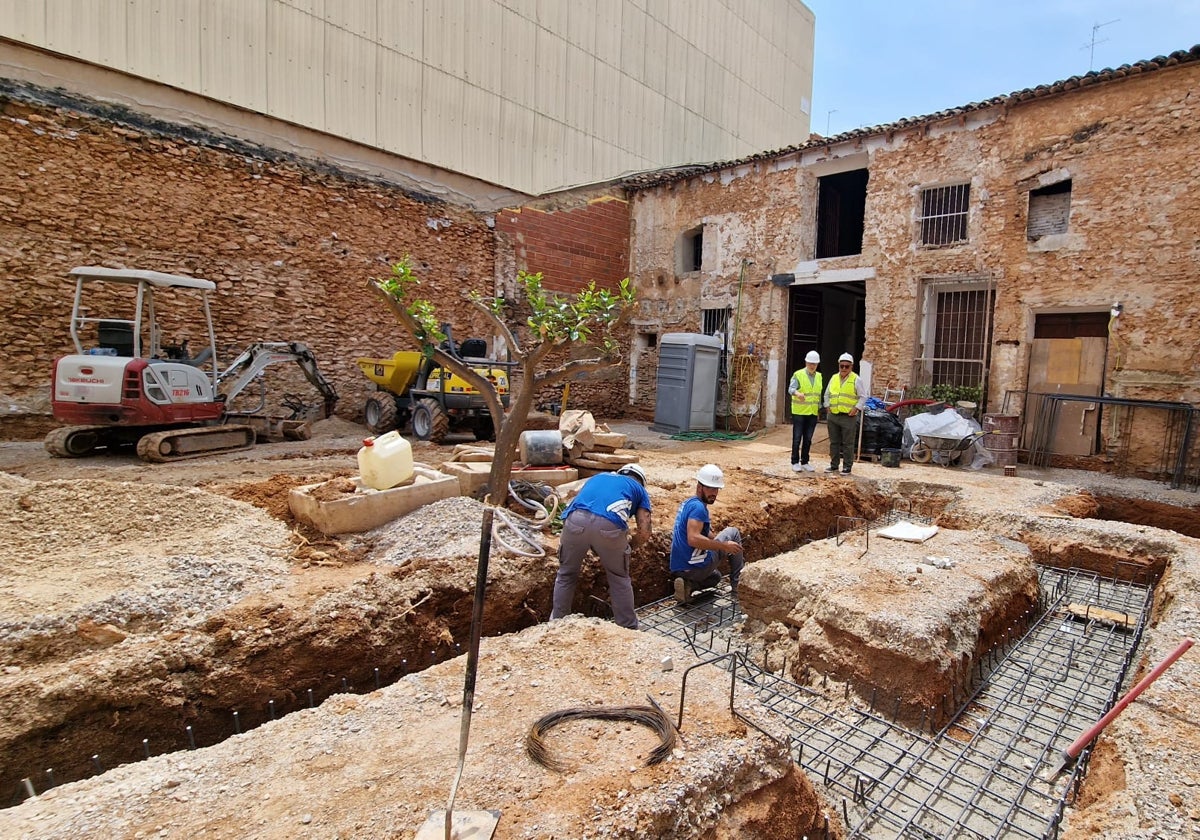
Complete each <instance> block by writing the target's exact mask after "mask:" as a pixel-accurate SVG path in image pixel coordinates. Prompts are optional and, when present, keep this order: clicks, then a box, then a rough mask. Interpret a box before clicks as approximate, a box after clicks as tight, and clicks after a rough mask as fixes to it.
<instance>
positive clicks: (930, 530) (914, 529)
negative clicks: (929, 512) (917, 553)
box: [876, 521, 938, 543]
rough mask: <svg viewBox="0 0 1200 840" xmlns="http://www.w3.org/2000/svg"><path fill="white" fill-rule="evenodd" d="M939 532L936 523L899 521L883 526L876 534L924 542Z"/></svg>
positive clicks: (889, 537)
mask: <svg viewBox="0 0 1200 840" xmlns="http://www.w3.org/2000/svg"><path fill="white" fill-rule="evenodd" d="M937 532H938V526H936V525H915V524H913V523H912V522H906V521H902V522H897V523H895V524H894V525H889V526H887V527H886V528H881V529H880V530H879V531H878V533H877V534H876V536H880V537H886V538H887V539H889V540H904V541H905V542H915V543H923V542H925V541H926V540H927V539H929V538H930V537H932V536H933V535H934V534H936V533H937Z"/></svg>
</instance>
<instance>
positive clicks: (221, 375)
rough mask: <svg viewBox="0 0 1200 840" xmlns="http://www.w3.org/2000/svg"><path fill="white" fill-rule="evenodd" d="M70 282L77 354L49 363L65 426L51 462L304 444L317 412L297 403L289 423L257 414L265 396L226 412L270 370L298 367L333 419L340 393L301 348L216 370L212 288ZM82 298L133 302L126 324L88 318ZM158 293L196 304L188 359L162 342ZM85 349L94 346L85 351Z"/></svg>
mask: <svg viewBox="0 0 1200 840" xmlns="http://www.w3.org/2000/svg"><path fill="white" fill-rule="evenodd" d="M70 274H71V277H72V278H74V281H75V302H74V304H73V305H72V307H71V340H72V342H74V344H75V351H76V352H75V353H74V354H72V355H67V356H62V357H61V358H59V359H57V360H56V361H55V362H54V377H53V382H52V392H51V405H52V409H53V413H54V418H55V419H56V420H59V421H60V422H64V423H68V424H70V425H67V426H63V427H60V428H57V429H55V430H54V431H52V432H50V434H49V435H47V436H46V440H45V446H46V449H47V451H49V452H50V454H51V455H54V456H56V457H61V458H79V457H83V456H85V455H89V454H91V453H93V452H95V451H96V450H100V449H109V448H114V447H118V446H136V447H137V454H138V457H139V458H141V459H142V460H144V461H149V462H152V463H166V462H169V461H178V460H183V459H185V458H199V457H201V456H204V455H214V454H218V453H222V452H236V451H239V450H242V449H249V448H250V447H252V446H253V445H254V444H255V441H256V439H257V438H265V439H268V440H270V439H298V440H303V439H307V438H308V437H309V436H310V435H311V428H310V426H309V421H310V420H311V419H313V415H314V414H315V413H316V411H315V410H314V409H313V408H312V407H309V406H307V405H305V404H304V403H303V402H302V401H301V400H300V399H299V398H298V397H295V396H293V395H285V397H284V405H285V406H287V407H288V408H289V409H290V410H291V412H292V416H291V417H290V418H283V417H270V416H267V415H265V414H264V413H262V409H263V408H264V406H265V404H266V394H265V389H264V393H263V399H262V400H261V402H260V404H259V406H258V409H256V410H255V411H250V412H235V411H231V410H230V409H229V406H230V404H231V403H232V401H233V400H234V398H235V397H237V396H238V395H239V394H241V393H242V392H243V391H245V389H246V388H247V387H248V386H249V385H250V384H251V383H252V382H254V381H256V380H258V381H260V382H261V380H262V376H261V374H262V372H263V370H264V369H265V368H266V367H267V366H268V365H271V364H275V363H276V362H295V363H296V364H298V365H299V366H300V369H301V370H302V371H303V372H304V376H305V378H306V379H307V380H308V381H309V382H310V383H311V384H312V385H313V386H314V387H315V388H316V389H317V391H318V392H319V393H320V395H321V397H322V400H323V405H322V406H321V407H320V408H319V411H320V412H321V414H322V416H324V417H328V416H330V414H332V412H333V407H334V404H335V403H336V402H337V392H336V391H335V390H334V388H333V385H332V384H331V383H329V382H328V381H327V380H326V379H325V377H324V376H322V375H321V373H320V371H319V370H318V369H317V360H316V358H315V357H314V356H313V354H312V351H311V350H309V348H308V347H307V346H306V345H304V344H300V343H298V342H258V343H255V344H252V345H251V346H250V347H248V348H247V349H246V350H245V352H243V353H242V354H241V355H239V356H238V357H237V359H235V360H234V362H233V363H232V364H231V365H230V366H229V367H228V368H226V369H225V370H224V371H222V370H220V368H219V367H218V364H217V341H216V333H215V332H214V330H213V321H212V312H211V310H210V308H209V301H208V295H209V293H210V292H212V291H214V290H215V289H216V284H214V283H213V282H212V281H210V280H202V279H200V278H196V277H185V276H182V275H177V274H164V273H162V272H158V271H140V270H134V269H114V268H103V267H100V266H81V267H79V268H74V269H72V270H71V272H70ZM101 287H103V288H101ZM85 292H87V293H88V296H89V299H97V300H100V301H102V302H103V304H104V305H105V306H111V305H113V302H114V301H116V300H118V299H119V298H121V297H125V298H128V297H129V296H130V295H133V296H134V302H133V307H132V317H131V318H113V317H107V316H105V317H93V316H91V315H90V314H89V310H88V309H87V308H86V307H85V306H84V294H85ZM156 295H161V296H171V297H173V298H176V297H186V296H189V295H197V296H199V300H200V303H201V304H202V307H203V311H204V321H205V324H206V327H207V338H208V343H207V345H206V346H205V347H203V348H202V349H201V350H200V351H199V352H198V353H197V354H196V355H195V356H194V357H193V356H191V355H190V354H189V350H188V346H187V345H188V342H187V341H183V342H181V343H180V344H179V345H174V346H172V345H166V344H163V342H162V333H161V328H160V324H159V317H160V314H161V313H159V312H156V311H155V296H156ZM163 303H164V304H165V301H164V302H163ZM85 341H86V342H88V343H89V344H91V345H92V346H89V347H87V348H86V349H85V347H84V343H85Z"/></svg>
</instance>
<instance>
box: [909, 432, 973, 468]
mask: <svg viewBox="0 0 1200 840" xmlns="http://www.w3.org/2000/svg"><path fill="white" fill-rule="evenodd" d="M986 434H988V432H984V431H979V432H972V433H971V434H969V435H966V436H964V437H949V436H945V435H917V436H916V438H917V442H916V443H914V444H913V448H912V452H911V453H910V454H909V458H911V459H912V460H913V461H915V462H916V463H918V464H928V463H929V462H930V461H937V463H939V464H941V465H942V466H944V467H949V466H953V465H955V464H957V463H959V462H960V461H961V460H962V456H963V453H964V452H966V451H967V450H968V449H970V448H971V447H973V446H974V445H975V441H977V440H979V439H980V438H981V437H983V436H984V435H986Z"/></svg>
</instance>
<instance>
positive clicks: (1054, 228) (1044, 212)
mask: <svg viewBox="0 0 1200 840" xmlns="http://www.w3.org/2000/svg"><path fill="white" fill-rule="evenodd" d="M1070 217H1071V179H1070V178H1068V179H1067V180H1065V181H1059V182H1058V183H1057V184H1051V185H1050V186H1048V187H1041V188H1040V189H1036V190H1030V191H1029V221H1028V223H1027V225H1026V228H1025V232H1026V235H1027V236H1028V237H1029V241H1030V242H1034V241H1036V240H1038V239H1041V238H1042V237H1043V236H1050V235H1051V234H1055V233H1066V232H1067V227H1068V223H1069V221H1070Z"/></svg>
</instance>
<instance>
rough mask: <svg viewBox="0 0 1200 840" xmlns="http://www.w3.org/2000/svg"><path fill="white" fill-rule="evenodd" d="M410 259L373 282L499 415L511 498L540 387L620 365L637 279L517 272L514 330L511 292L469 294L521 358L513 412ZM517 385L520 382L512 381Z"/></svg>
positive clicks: (498, 492) (496, 485) (449, 812)
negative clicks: (567, 350)
mask: <svg viewBox="0 0 1200 840" xmlns="http://www.w3.org/2000/svg"><path fill="white" fill-rule="evenodd" d="M419 282H420V281H418V280H417V278H416V277H415V276H413V273H412V268H411V266H410V265H409V260H408V258H407V257H405V258H404V259H402V260H401V261H400V262H398V263H396V264H394V265H393V266H392V273H391V275H390V276H389V277H386V278H382V279H379V278H376V279H373V280H371V281H370V285H371V288H373V289H375V291H377V292H379V294H381V295H382V296H383V299H384V300H385V301H386V302H387V304H388V306H389V307H391V309H392V311H393V312H394V313H395V314H396V317H397V318H398V319H399V320H400V323H401V325H403V326H404V328H405V329H406V330H407V331H408V332H409V333H410V334H411V335H412V336H413V338H415V339H416V340H417V343H418V344H420V345H421V351H422V352H423V353H424V354H425V356H426V358H431V359H433V360H434V361H436V362H437V363H438V364H440V365H441V366H442V367H443V368H448V369H449V370H452V371H454V372H455V373H457V374H458V375H459V376H461V377H462V378H463V379H465V380H466V381H467V382H469V383H470V384H471V385H473V386H474V387H475V388H476V389H478V390H479V393H480V394H482V395H483V398H484V399H485V400H486V401H487V405H488V410H489V411H490V412H491V415H492V424H493V428H494V429H495V432H496V452H495V455H494V457H493V459H492V471H491V473H490V475H489V477H488V484H489V488H490V491H491V492H490V493H489V496H488V500H489V501H490V502H491V504H492V505H496V506H499V505H503V504H504V501H505V499H506V498H507V497H508V475H509V472H510V470H511V469H512V464H513V458H514V456H515V455H516V449H517V440H518V438H519V437H520V435H521V432H522V430H523V429H524V428H525V421H526V419H527V418H528V416H529V409H530V408H531V407H532V406H533V398H534V396H535V395H536V394H537V392H538V389H539V388H542V387H544V386H546V385H552V384H554V383H555V382H562V381H565V380H567V379H571V378H574V377H576V376H578V375H580V374H581V373H583V372H585V371H589V370H598V369H600V368H604V367H608V366H610V365H614V364H617V363H618V362H619V361H620V359H621V356H620V353H619V352H618V351H617V346H616V343H615V342H614V341H613V340H612V332H613V330H614V329H615V328H616V327H617V326H618V325H619V324H621V323H622V322H623V321H624V319H625V316H626V314H627V313H628V312H629V311H630V309H631V307H632V305H633V290H632V289H631V288H630V285H629V278H628V277H627V278H625V279H624V280H622V281H621V285H620V288H619V290H618V291H617V292H616V293H613V292H610V291H607V290H602V289H597V288H596V284H595V283H591V284H589V285H588V287H587V288H586V289H584V290H583V291H581V292H579V293H578V294H577V295H575V296H574V298H573V299H572V298H568V297H562V296H560V295H556V294H553V293H549V292H547V291H546V290H545V289H544V288H543V287H542V275H541V274H540V273H539V274H527V273H526V272H524V271H520V272H518V273H517V285H518V286H520V287H521V289H523V290H524V293H525V300H526V301H527V303H528V305H529V309H530V314H529V316H528V317H527V318H526V320H525V327H526V329H525V330H517V331H514V330H511V329H509V327H508V324H507V323H506V322H505V320H504V315H505V311H506V308H507V304H506V302H505V301H504V299H503V298H484V297H483V296H482V295H480V294H478V293H472V294H470V295H468V296H467V300H468V301H469V302H470V304H471V305H472V306H473V307H475V308H476V309H478V310H479V311H480V312H482V313H483V314H484V315H486V316H487V318H488V320H489V321H491V323H492V325H493V326H494V327H495V328H496V330H497V331H498V332H499V333H500V335H502V336H504V340H505V343H507V345H508V347H509V348H510V350H511V352H512V355H513V357H514V358H515V359H516V362H517V367H518V369H519V370H520V372H521V377H520V381H519V383H518V384H517V386H516V388H515V390H511V391H510V392H509V405H508V410H507V411H505V410H504V405H503V403H502V402H501V400H500V395H499V394H498V393H497V392H496V388H495V386H494V385H493V384H492V383H491V382H489V381H488V380H487V379H486V378H485V377H483V376H480V375H479V374H478V373H476V372H475V371H474V370H472V369H471V367H470V365H467V364H465V363H463V362H462V361H460V360H459V359H457V358H455V357H454V356H453V355H451V354H450V353H448V352H446V351H445V350H443V349H442V348H441V347H439V346H438V345H439V344H440V343H441V342H442V341H445V339H446V336H445V334H444V333H443V332H442V330H441V324H440V322H439V321H438V318H437V314H436V312H435V310H434V307H433V304H431V303H430V302H429V301H428V300H424V299H421V298H418V297H416V294H415V290H416V287H417V286H418V285H419ZM594 330H596V331H598V332H599V335H598V336H597V337H598V338H599V341H600V346H599V347H598V348H597V349H598V350H599V353H598V355H596V356H595V357H593V358H588V359H578V360H571V361H567V362H564V363H562V364H560V365H559V366H558V367H555V368H552V369H550V370H541V369H540V368H541V367H542V365H543V364H544V363H545V361H546V357H547V356H548V355H549V354H550V353H551V352H552V351H553V350H554V349H555V348H556V347H563V346H565V345H566V344H567V343H568V342H582V343H585V344H587V343H589V342H591V341H592V340H593V331H594ZM517 332H522V333H527V338H526V339H525V341H524V342H521V341H519V340H518V339H517ZM509 382H510V385H511V383H512V380H511V379H510V380H509ZM493 510H494V509H493V508H492V507H490V506H489V507H486V508H484V511H483V522H482V523H481V525H480V533H479V563H478V566H477V567H476V570H475V599H474V603H473V605H472V609H471V637H470V639H469V640H468V644H467V667H466V675H465V676H464V679H463V713H462V723H461V727H460V729H459V737H458V769H457V771H456V772H455V775H454V781H453V783H452V784H451V786H450V797H449V802H448V803H447V806H446V813H445V832H446V840H450V837H451V833H452V832H451V826H452V823H453V814H454V799H455V795H456V794H457V792H458V784H459V782H460V781H461V780H462V773H463V765H464V763H465V762H466V757H467V741H468V739H469V737H470V733H471V712H472V710H473V707H474V704H475V675H476V673H477V672H478V666H479V639H480V636H481V635H482V631H483V600H484V593H485V591H486V589H487V570H488V558H489V556H490V554H491V550H492V516H493Z"/></svg>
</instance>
